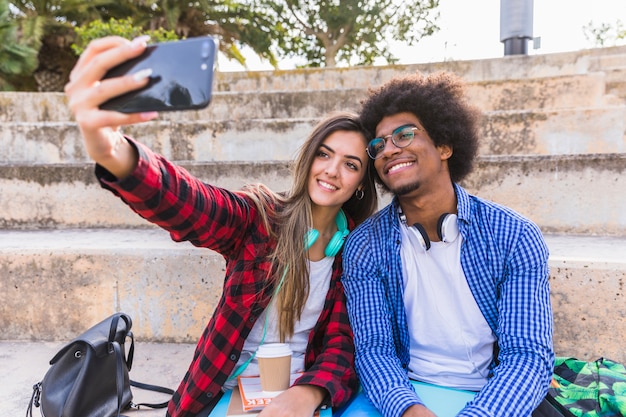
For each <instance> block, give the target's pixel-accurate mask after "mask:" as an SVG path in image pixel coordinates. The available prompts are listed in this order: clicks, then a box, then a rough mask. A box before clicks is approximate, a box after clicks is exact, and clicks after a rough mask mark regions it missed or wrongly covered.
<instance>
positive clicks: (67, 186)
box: [0, 154, 626, 235]
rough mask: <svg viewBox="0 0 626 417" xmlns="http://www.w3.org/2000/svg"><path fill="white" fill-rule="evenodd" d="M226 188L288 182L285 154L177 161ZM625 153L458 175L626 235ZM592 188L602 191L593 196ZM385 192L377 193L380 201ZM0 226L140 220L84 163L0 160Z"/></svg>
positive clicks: (565, 221)
mask: <svg viewBox="0 0 626 417" xmlns="http://www.w3.org/2000/svg"><path fill="white" fill-rule="evenodd" d="M182 165H183V166H184V167H185V168H187V169H188V170H189V171H190V172H192V173H193V174H194V175H195V176H197V177H198V178H200V179H202V180H204V181H207V182H210V183H212V184H216V185H220V186H223V187H226V188H229V189H238V188H240V187H242V186H243V185H245V184H248V183H254V182H263V183H265V184H267V185H268V186H269V187H270V188H272V189H274V190H286V189H288V188H289V186H290V184H291V176H290V173H289V166H288V164H287V163H285V162H264V163H260V162H259V163H183V164H182ZM625 170H626V154H604V155H566V156H563V155H561V156H518V157H514V156H507V157H481V158H479V159H478V164H477V166H476V169H475V171H474V172H473V173H472V174H471V175H470V176H469V177H468V178H467V179H466V180H465V181H464V182H463V184H464V185H465V186H466V187H467V188H468V189H469V190H470V191H471V192H473V193H475V194H476V195H479V196H481V197H484V198H487V199H490V200H493V201H496V202H498V203H500V204H504V205H506V206H509V207H511V208H513V209H514V210H517V211H519V212H520V213H522V214H523V215H525V216H527V217H529V218H531V219H533V221H535V222H536V223H537V224H538V225H539V226H540V227H541V228H542V230H544V231H545V232H549V233H591V234H599V235H602V234H606V235H626V211H625V210H624V207H626V193H624V192H621V190H626V175H625ZM594 196H602V198H596V197H594ZM388 199H389V196H385V195H383V196H382V203H383V204H384V203H385V202H386V201H388ZM0 227H2V228H5V229H36V228H76V227H97V228H101V227H125V228H128V227H145V221H144V220H143V219H140V218H139V217H138V216H136V215H134V214H133V213H132V212H131V211H130V210H128V208H127V207H126V206H125V205H124V204H123V203H121V201H119V200H118V199H117V198H115V197H113V196H112V195H110V193H108V192H107V191H104V190H102V189H101V188H100V186H99V185H98V184H96V182H95V178H94V176H93V165H91V164H72V165H67V164H53V165H31V166H28V165H17V166H2V165H0Z"/></svg>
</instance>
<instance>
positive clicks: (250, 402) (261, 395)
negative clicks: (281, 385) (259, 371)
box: [233, 373, 301, 411]
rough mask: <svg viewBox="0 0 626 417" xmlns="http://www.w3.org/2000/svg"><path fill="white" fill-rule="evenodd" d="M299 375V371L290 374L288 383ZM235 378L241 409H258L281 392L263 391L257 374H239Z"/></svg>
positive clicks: (292, 381)
mask: <svg viewBox="0 0 626 417" xmlns="http://www.w3.org/2000/svg"><path fill="white" fill-rule="evenodd" d="M300 375H301V374H300V373H295V374H291V377H290V381H289V385H290V386H291V385H293V383H294V381H295V380H296V379H297V378H298V377H299V376H300ZM237 380H238V385H239V393H240V394H241V406H242V408H243V411H252V410H260V409H262V408H263V407H265V406H266V405H268V404H269V403H270V402H271V401H272V398H274V397H276V396H277V395H278V394H280V393H281V392H282V391H274V392H268V391H263V389H262V388H261V378H260V377H258V376H240V377H239V378H237ZM233 394H234V393H233Z"/></svg>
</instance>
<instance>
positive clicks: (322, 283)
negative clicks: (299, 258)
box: [222, 256, 335, 391]
mask: <svg viewBox="0 0 626 417" xmlns="http://www.w3.org/2000/svg"><path fill="white" fill-rule="evenodd" d="M334 260H335V257H328V256H327V257H325V258H323V259H321V260H319V261H315V262H312V261H309V262H308V267H309V272H310V273H309V279H310V282H309V297H308V298H307V300H306V303H305V304H304V309H303V310H302V315H301V317H300V320H299V321H298V322H297V323H296V325H295V329H294V334H293V337H292V338H291V340H287V341H286V343H288V344H289V347H290V348H291V351H292V352H293V354H292V357H291V373H294V372H302V371H304V355H305V353H306V347H307V345H308V341H309V334H310V333H311V330H313V327H315V324H316V323H317V320H318V319H319V316H320V314H321V312H322V309H323V308H324V303H325V301H326V294H327V293H328V289H329V288H330V278H331V275H332V268H333V262H334ZM268 311H269V317H267V313H268ZM266 326H267V329H266V331H267V333H266V335H265V340H264V341H263V343H279V342H280V339H279V335H278V314H277V312H276V307H275V306H274V303H271V304H270V308H269V309H266V310H265V311H264V312H263V313H261V315H260V316H259V318H258V319H257V321H256V322H255V323H254V326H253V327H252V330H251V331H250V334H249V335H248V338H247V339H246V341H245V342H244V344H243V350H242V352H241V356H240V357H239V361H238V362H237V365H236V366H235V371H234V372H236V371H237V370H238V369H239V367H240V366H241V365H242V364H243V363H245V362H246V361H247V360H248V359H249V358H250V356H252V354H253V353H254V352H256V350H257V349H258V347H259V345H260V343H261V340H262V338H263V331H264V328H265V327H266ZM240 375H242V376H258V375H259V366H258V363H257V360H256V358H254V359H252V361H251V362H250V363H249V364H248V366H247V367H246V368H245V370H244V371H243V372H242V373H241V374H240ZM236 384H237V379H236V378H232V379H229V380H228V381H227V382H226V384H224V386H223V387H222V390H224V391H225V390H228V389H232V388H234V386H235V385H236Z"/></svg>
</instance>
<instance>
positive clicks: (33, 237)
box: [0, 229, 626, 361]
mask: <svg viewBox="0 0 626 417" xmlns="http://www.w3.org/2000/svg"><path fill="white" fill-rule="evenodd" d="M546 241H547V243H548V247H549V249H550V254H551V255H550V268H551V274H550V276H551V287H552V300H553V303H554V318H555V348H556V350H557V353H558V354H560V355H573V356H576V357H579V358H594V357H596V356H606V357H610V358H612V359H615V360H619V361H626V352H624V350H623V335H624V334H626V293H625V292H624V284H625V283H626V282H625V281H626V258H624V253H626V239H624V238H623V237H621V238H618V237H615V238H607V237H593V236H572V235H569V236H564V235H546ZM0 276H1V277H2V280H0V328H2V329H3V338H4V339H8V340H11V339H16V340H37V341H42V340H68V339H70V338H71V337H72V336H74V335H76V334H77V333H78V332H80V331H82V330H83V327H84V326H85V323H87V322H94V323H95V322H97V321H98V320H100V319H101V318H102V317H105V316H106V315H108V314H110V312H112V311H124V312H126V313H128V314H130V315H131V317H133V320H134V323H135V324H134V325H135V326H136V328H137V329H140V331H139V332H138V333H137V334H138V335H141V337H142V340H150V341H157V342H185V343H193V342H195V341H196V339H197V337H198V335H199V334H200V332H201V330H202V328H203V327H204V325H205V324H206V322H207V320H208V318H209V317H210V314H211V312H212V311H213V309H214V307H215V305H216V303H217V301H218V298H219V295H220V293H221V287H222V280H223V278H224V269H223V259H222V258H221V256H220V255H218V254H216V253H215V252H213V251H210V250H207V249H199V248H194V247H192V246H191V245H189V244H186V243H178V244H177V243H174V242H172V241H170V240H169V236H168V235H167V233H165V232H164V231H162V230H143V231H141V230H112V229H107V230H80V231H78V230H76V231H64V232H61V231H37V232H35V231H31V232H18V231H14V232H10V231H1V232H0ZM43 300H45V302H42V301H43ZM16 311H19V312H20V314H15V312H16Z"/></svg>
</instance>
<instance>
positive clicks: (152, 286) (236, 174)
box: [0, 47, 626, 362]
mask: <svg viewBox="0 0 626 417" xmlns="http://www.w3.org/2000/svg"><path fill="white" fill-rule="evenodd" d="M440 70H447V71H453V72H455V73H457V74H458V75H460V76H462V77H463V78H464V79H465V80H466V81H467V82H468V94H469V96H470V99H471V100H472V102H473V103H475V104H476V105H477V106H479V107H480V108H481V109H482V110H483V111H484V120H483V122H482V123H483V124H482V126H481V129H482V135H483V142H482V145H481V148H480V158H479V162H478V165H477V169H476V170H475V172H474V173H472V174H471V176H470V177H468V179H467V180H466V181H464V183H463V185H464V186H465V187H467V188H468V189H469V190H470V191H471V192H472V193H475V194H477V195H479V196H482V197H485V198H488V199H491V200H494V201H497V202H500V203H502V204H505V205H507V206H510V207H512V208H513V209H515V210H517V211H519V212H520V213H522V214H524V215H526V216H527V217H529V218H531V219H532V220H534V221H535V222H536V223H537V224H538V225H539V226H540V227H541V229H542V231H543V232H544V234H545V235H546V240H547V242H548V246H549V247H550V251H551V257H550V266H551V285H552V297H553V303H554V316H555V348H556V350H557V354H558V355H571V356H576V357H579V358H585V359H595V358H596V357H598V356H605V357H609V358H611V359H614V360H618V361H622V362H626V352H624V350H623V349H622V345H623V335H624V334H626V302H625V301H626V293H625V289H624V285H625V284H626V214H625V213H626V192H625V191H626V172H625V171H626V47H615V48H602V49H593V50H584V51H579V52H572V53H562V54H550V55H535V56H509V57H503V58H498V59H488V60H476V61H457V62H454V61H453V62H443V63H432V64H420V65H404V66H386V67H358V68H350V69H332V70H331V69H307V70H291V71H272V72H248V73H245V72H242V73H218V74H216V78H215V82H216V85H215V95H214V98H213V101H212V103H211V105H210V106H209V107H208V108H207V109H205V110H202V111H197V112H182V113H171V114H163V115H162V116H161V117H160V118H159V120H158V121H154V122H150V123H146V124H143V125H137V126H133V127H128V128H126V129H125V132H126V133H128V134H130V135H132V136H135V137H136V138H138V139H140V140H141V141H142V142H143V143H146V144H147V145H148V146H150V147H151V148H153V149H155V150H157V151H158V152H160V153H162V154H164V155H165V156H167V157H168V158H170V159H172V160H175V161H178V162H179V163H180V164H181V165H183V166H185V167H186V168H187V169H189V170H190V171H191V172H192V173H194V174H195V175H197V176H199V177H200V178H202V179H204V180H206V181H209V182H212V183H216V184H218V185H221V186H225V187H229V188H238V187H240V186H241V185H243V184H245V183H249V182H255V181H262V182H264V183H266V184H267V185H269V186H270V187H272V188H273V189H276V190H281V189H285V188H287V187H288V186H289V181H290V177H289V165H288V161H289V160H290V159H291V158H292V157H293V155H294V153H295V152H296V150H297V149H298V146H299V145H300V144H301V143H302V141H303V140H304V138H305V137H306V135H307V134H308V133H309V132H310V130H311V128H312V127H313V125H314V124H315V123H316V122H317V121H318V119H319V118H320V116H322V115H324V114H325V113H328V112H330V111H332V110H338V109H352V110H357V109H358V106H359V101H360V100H361V99H362V98H363V97H364V94H365V91H366V89H367V88H368V87H375V86H377V85H379V84H381V83H383V82H385V81H386V80H388V79H389V78H391V77H392V76H394V75H397V74H400V73H404V72H413V71H422V72H434V71H440ZM0 149H2V153H0V328H2V329H4V332H3V336H2V338H3V339H6V340H36V341H44V340H45V341H57V340H65V339H69V338H72V337H74V336H75V335H76V333H77V332H80V331H82V330H84V329H85V328H86V327H87V326H88V325H90V324H92V323H95V322H97V321H99V320H100V319H102V318H103V317H105V316H107V315H109V314H110V313H111V312H113V311H124V312H127V313H128V314H130V315H131V316H132V317H133V320H134V322H135V324H134V329H135V334H136V336H137V337H138V338H139V339H141V340H144V341H152V342H161V343H164V342H176V343H178V342H186V343H193V342H195V340H196V339H197V337H198V336H199V335H200V332H201V330H202V328H203V327H204V325H205V323H206V321H207V320H208V318H209V316H210V314H211V312H212V311H213V308H214V306H215V305H216V303H217V301H218V299H219V295H220V291H221V284H222V280H223V272H224V266H223V259H222V258H221V257H220V256H219V255H218V254H216V253H214V252H212V251H208V250H205V249H197V248H194V247H192V246H191V245H188V244H176V243H173V242H171V241H170V239H169V236H168V234H167V233H165V232H163V231H162V230H160V229H157V228H155V227H153V226H151V225H149V224H146V222H145V221H143V220H142V219H140V218H138V217H137V216H136V215H134V214H133V213H131V212H130V211H129V210H128V209H127V208H126V207H125V206H124V205H123V204H122V203H121V202H120V201H118V200H117V199H116V198H114V197H113V196H112V195H110V194H109V193H108V192H106V191H103V190H101V189H100V187H99V186H98V185H97V184H96V183H95V181H94V177H93V165H92V164H91V163H90V162H89V160H88V158H87V156H86V154H85V151H84V148H83V145H82V140H81V138H80V134H79V132H78V129H77V127H76V125H75V123H74V122H73V121H72V119H71V116H70V114H69V111H68V109H67V106H66V102H65V97H64V96H63V95H62V94H53V93H46V94H44V93H0ZM388 201H389V197H388V196H383V203H386V202H388Z"/></svg>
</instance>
